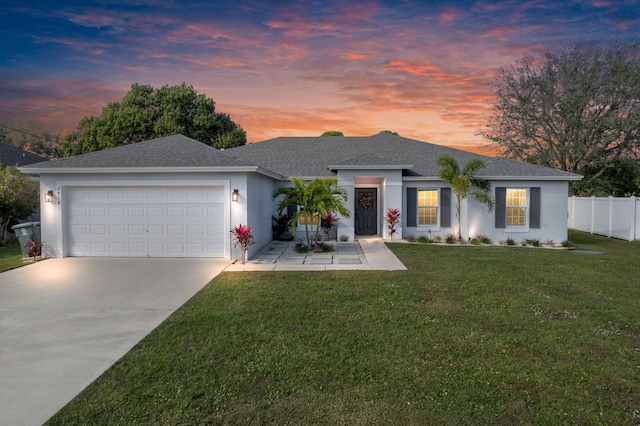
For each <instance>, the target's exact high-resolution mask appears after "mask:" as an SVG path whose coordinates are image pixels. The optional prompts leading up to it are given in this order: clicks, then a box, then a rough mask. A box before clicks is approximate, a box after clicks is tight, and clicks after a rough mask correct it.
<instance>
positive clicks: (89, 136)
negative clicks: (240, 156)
mask: <svg viewBox="0 0 640 426" xmlns="http://www.w3.org/2000/svg"><path fill="white" fill-rule="evenodd" d="M177 133H182V134H183V135H185V136H188V137H190V138H193V139H195V140H198V141H200V142H203V143H205V144H207V145H211V146H213V147H215V148H218V149H221V148H232V147H235V146H240V145H244V144H246V142H247V136H246V132H245V131H244V130H242V128H241V127H240V126H239V125H237V124H236V123H234V122H233V121H231V118H230V117H229V115H227V114H224V113H217V112H216V111H215V102H214V101H213V100H212V99H209V98H207V97H206V96H205V95H199V94H198V93H197V92H196V91H195V90H194V89H193V87H192V86H187V85H186V84H185V83H182V84H181V85H178V86H163V87H161V88H159V89H154V88H153V87H151V86H149V85H146V86H145V85H138V84H133V85H132V86H131V90H130V91H129V92H128V93H127V94H126V95H125V97H124V98H123V99H122V101H121V102H112V103H110V104H108V105H107V106H106V107H105V108H104V109H103V110H102V114H101V115H100V116H99V117H94V116H92V117H85V118H83V119H82V120H80V123H79V124H78V128H77V130H76V131H75V132H73V133H71V134H69V135H67V136H66V137H65V139H64V141H63V143H62V149H63V152H64V155H65V156H71V155H77V154H84V153H87V152H92V151H99V150H103V149H108V148H113V147H116V146H120V145H128V144H131V143H136V142H142V141H145V140H149V139H155V138H159V137H163V136H170V135H174V134H177Z"/></svg>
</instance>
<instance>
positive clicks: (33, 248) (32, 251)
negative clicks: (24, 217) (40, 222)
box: [24, 235, 42, 258]
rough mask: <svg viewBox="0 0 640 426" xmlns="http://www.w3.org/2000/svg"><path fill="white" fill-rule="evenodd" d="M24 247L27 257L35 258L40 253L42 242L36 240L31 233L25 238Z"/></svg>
mask: <svg viewBox="0 0 640 426" xmlns="http://www.w3.org/2000/svg"><path fill="white" fill-rule="evenodd" d="M24 247H25V248H26V249H27V254H28V255H29V257H33V258H36V257H40V255H42V243H40V242H39V241H37V240H36V239H35V238H34V237H33V235H32V236H30V237H29V239H27V242H26V243H24Z"/></svg>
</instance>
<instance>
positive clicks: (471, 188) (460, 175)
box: [436, 154, 495, 238]
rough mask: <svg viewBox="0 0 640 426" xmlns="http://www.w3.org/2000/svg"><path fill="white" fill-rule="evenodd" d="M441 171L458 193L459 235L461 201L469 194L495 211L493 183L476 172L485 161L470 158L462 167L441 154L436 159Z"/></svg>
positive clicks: (459, 230) (452, 159) (459, 229)
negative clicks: (492, 191) (478, 175)
mask: <svg viewBox="0 0 640 426" xmlns="http://www.w3.org/2000/svg"><path fill="white" fill-rule="evenodd" d="M436 162H437V164H438V166H440V171H439V172H438V175H439V176H440V179H442V180H443V181H444V182H445V183H446V184H447V185H449V186H450V187H451V190H452V191H453V193H454V194H456V217H457V219H458V237H459V238H462V234H461V232H462V231H461V229H462V228H461V217H460V203H461V201H462V200H464V199H465V198H467V197H468V196H469V195H471V197H473V198H475V199H476V200H477V201H479V202H481V203H482V204H485V205H486V206H487V208H488V209H489V212H491V211H493V208H494V206H495V200H494V199H493V196H492V195H491V184H490V183H489V181H488V180H486V179H481V178H479V177H476V173H477V172H478V171H479V170H480V169H482V168H484V167H485V163H484V161H482V160H481V159H479V158H474V159H472V160H470V161H469V162H468V163H467V164H465V166H464V167H463V168H462V170H461V168H460V165H459V164H458V161H457V160H456V159H455V158H453V157H452V156H450V155H448V154H444V155H441V156H440V157H438V159H437V160H436Z"/></svg>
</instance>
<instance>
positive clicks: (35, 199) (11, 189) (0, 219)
mask: <svg viewBox="0 0 640 426" xmlns="http://www.w3.org/2000/svg"><path fill="white" fill-rule="evenodd" d="M1 166H2V165H0V167H1ZM39 187H40V185H39V184H38V182H35V181H33V180H31V179H29V178H28V177H27V176H25V175H24V174H22V173H20V171H19V170H18V168H17V167H16V166H7V167H4V168H0V243H1V244H4V243H5V242H6V239H7V232H8V230H9V227H10V226H13V225H15V224H16V223H18V222H17V220H18V219H26V218H27V217H29V215H30V214H31V213H33V212H34V210H35V209H36V208H37V207H38V205H39V204H40V198H39V196H38V188H39Z"/></svg>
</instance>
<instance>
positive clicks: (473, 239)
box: [469, 238, 480, 246]
mask: <svg viewBox="0 0 640 426" xmlns="http://www.w3.org/2000/svg"><path fill="white" fill-rule="evenodd" d="M469 242H470V243H471V244H473V245H474V246H477V245H478V244H480V241H478V239H477V238H472V239H470V240H469Z"/></svg>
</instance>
